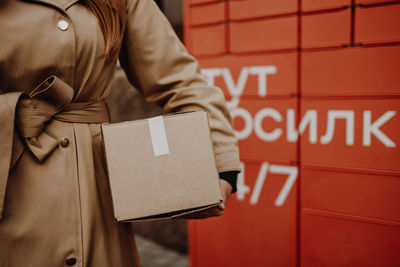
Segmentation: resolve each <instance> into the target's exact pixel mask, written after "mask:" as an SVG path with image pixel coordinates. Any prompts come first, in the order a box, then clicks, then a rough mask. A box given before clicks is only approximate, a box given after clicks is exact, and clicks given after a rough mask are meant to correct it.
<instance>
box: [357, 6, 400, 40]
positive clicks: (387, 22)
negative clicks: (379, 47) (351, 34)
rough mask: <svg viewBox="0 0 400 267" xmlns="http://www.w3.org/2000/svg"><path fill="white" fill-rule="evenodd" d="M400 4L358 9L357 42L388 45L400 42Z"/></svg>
mask: <svg viewBox="0 0 400 267" xmlns="http://www.w3.org/2000/svg"><path fill="white" fill-rule="evenodd" d="M399 17H400V4H397V5H388V6H378V7H368V8H357V9H356V14H355V18H356V20H355V42H357V43H364V44H365V43H387V42H399V41H400V19H399Z"/></svg>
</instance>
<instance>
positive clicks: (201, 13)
mask: <svg viewBox="0 0 400 267" xmlns="http://www.w3.org/2000/svg"><path fill="white" fill-rule="evenodd" d="M191 11H192V21H191V22H192V25H200V24H207V23H218V22H223V21H224V20H225V3H223V2H219V3H213V4H210V5H201V6H194V7H192V8H191Z"/></svg>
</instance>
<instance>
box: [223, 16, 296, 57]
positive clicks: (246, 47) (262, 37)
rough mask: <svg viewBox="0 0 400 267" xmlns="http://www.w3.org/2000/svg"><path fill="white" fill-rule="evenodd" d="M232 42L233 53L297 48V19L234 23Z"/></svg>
mask: <svg viewBox="0 0 400 267" xmlns="http://www.w3.org/2000/svg"><path fill="white" fill-rule="evenodd" d="M230 42H231V51H232V52H233V53H240V52H256V51H266V50H277V49H291V48H296V46H297V17H296V16H290V17H282V18H271V19H264V20H257V21H248V22H232V23H231V24H230Z"/></svg>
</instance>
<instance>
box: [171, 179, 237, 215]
mask: <svg viewBox="0 0 400 267" xmlns="http://www.w3.org/2000/svg"><path fill="white" fill-rule="evenodd" d="M219 181H220V183H221V190H222V195H223V197H224V202H223V203H221V204H220V205H219V206H217V207H212V208H209V209H206V210H201V211H198V212H194V213H190V214H185V215H183V216H179V217H177V219H205V218H208V217H216V216H221V215H222V214H224V211H225V206H226V204H227V203H228V200H229V197H230V195H231V193H232V186H231V185H230V184H229V183H228V182H227V181H225V180H222V179H220V180H219Z"/></svg>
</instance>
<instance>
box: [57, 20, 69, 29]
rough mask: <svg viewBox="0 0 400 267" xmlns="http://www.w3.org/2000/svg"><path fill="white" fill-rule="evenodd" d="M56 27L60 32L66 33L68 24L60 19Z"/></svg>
mask: <svg viewBox="0 0 400 267" xmlns="http://www.w3.org/2000/svg"><path fill="white" fill-rule="evenodd" d="M57 26H58V28H59V29H60V30H62V31H66V30H67V29H68V26H69V24H68V22H66V21H65V20H63V19H62V20H60V21H59V22H58V24H57Z"/></svg>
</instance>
